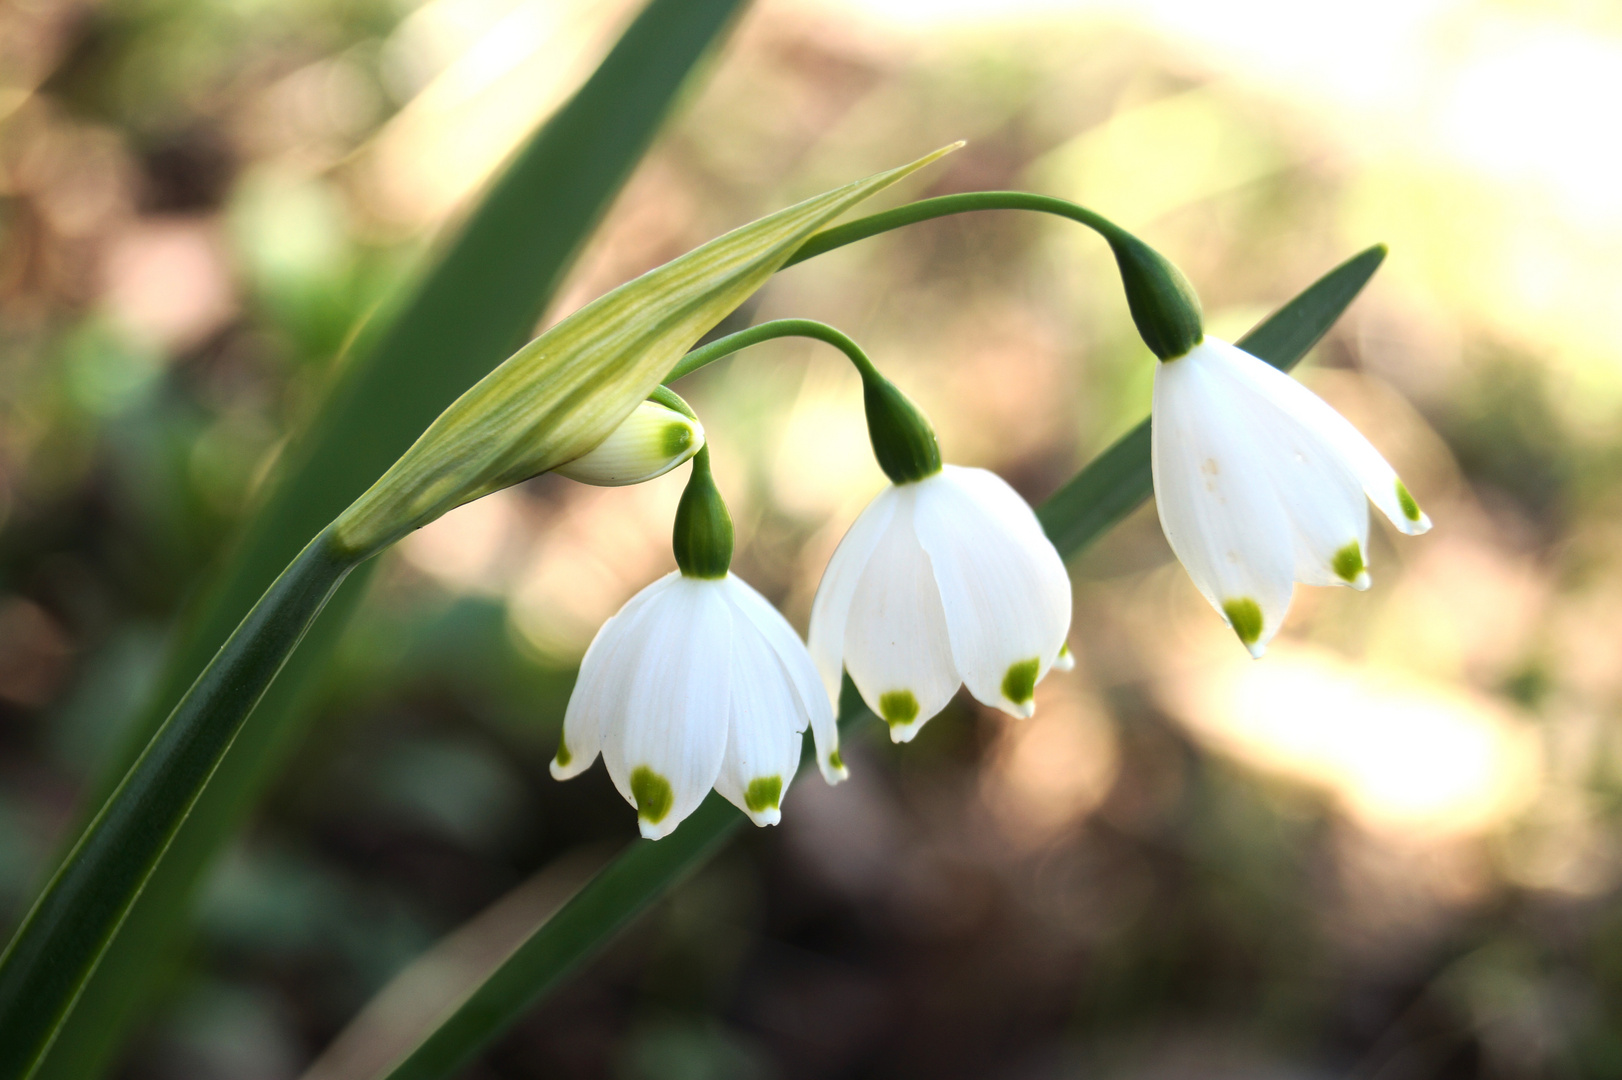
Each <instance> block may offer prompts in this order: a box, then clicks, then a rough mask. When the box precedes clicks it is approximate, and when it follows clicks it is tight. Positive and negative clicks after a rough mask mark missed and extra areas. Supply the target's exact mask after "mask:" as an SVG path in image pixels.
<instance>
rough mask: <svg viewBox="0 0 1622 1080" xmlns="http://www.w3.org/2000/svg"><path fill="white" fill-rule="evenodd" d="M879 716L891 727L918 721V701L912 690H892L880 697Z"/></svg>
mask: <svg viewBox="0 0 1622 1080" xmlns="http://www.w3.org/2000/svg"><path fill="white" fill-rule="evenodd" d="M879 715H880V716H882V717H884V720H885V722H886V723H887V724H889V725H890V726H891V727H896V726H897V725H899V724H910V723H912V722H913V721H914V720H916V719H918V699H917V698H915V697H913V696H912V691H911V690H891V691H890V692H889V693H888V694H880V695H879Z"/></svg>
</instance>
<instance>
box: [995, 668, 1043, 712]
mask: <svg viewBox="0 0 1622 1080" xmlns="http://www.w3.org/2000/svg"><path fill="white" fill-rule="evenodd" d="M1041 670H1042V661H1041V660H1040V659H1038V658H1037V657H1034V656H1033V657H1031V658H1030V659H1029V660H1021V661H1020V662H1019V663H1017V664H1009V665H1008V674H1006V675H1004V676H1003V677H1002V696H1003V697H1005V698H1007V699H1008V700H1009V701H1012V702H1013V703H1014V704H1015V705H1023V704H1025V703H1026V702H1027V701H1029V700H1031V697H1032V695H1034V694H1035V693H1036V676H1037V673H1038V672H1039V671H1041Z"/></svg>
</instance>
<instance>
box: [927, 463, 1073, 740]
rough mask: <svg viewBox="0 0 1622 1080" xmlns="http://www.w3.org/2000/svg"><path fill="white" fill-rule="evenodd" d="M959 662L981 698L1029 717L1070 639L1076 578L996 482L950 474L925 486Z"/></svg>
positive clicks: (933, 549)
mask: <svg viewBox="0 0 1622 1080" xmlns="http://www.w3.org/2000/svg"><path fill="white" fill-rule="evenodd" d="M916 487H917V506H916V509H915V517H914V527H915V529H916V531H917V535H918V540H919V542H920V544H921V545H922V546H923V549H924V551H925V552H926V553H927V554H928V555H929V560H930V565H931V567H932V569H933V571H934V577H935V583H936V585H937V587H938V588H939V590H940V596H941V604H942V608H943V610H944V612H945V615H946V629H947V637H948V639H949V641H950V642H951V648H952V658H953V662H954V664H955V665H956V667H957V670H958V673H959V674H960V675H961V676H962V678H963V683H964V685H965V686H967V687H968V688H969V693H971V694H973V695H974V696H975V698H977V699H978V700H980V701H982V702H984V703H985V704H987V705H991V706H993V707H995V708H999V709H1002V710H1003V711H1004V712H1007V713H1009V714H1010V715H1013V716H1029V715H1031V713H1032V712H1033V711H1034V709H1035V706H1034V703H1033V700H1032V696H1033V693H1034V691H1035V688H1036V684H1037V682H1039V681H1040V680H1041V678H1042V677H1043V676H1044V675H1046V674H1047V672H1048V669H1049V668H1051V667H1052V666H1053V663H1054V661H1055V660H1056V659H1057V658H1058V655H1059V650H1060V649H1061V648H1063V646H1064V638H1065V634H1066V633H1067V632H1068V631H1069V629H1070V577H1069V575H1068V574H1067V573H1066V572H1065V568H1064V561H1063V560H1062V559H1061V558H1060V557H1059V553H1058V551H1057V550H1056V549H1055V548H1054V547H1053V543H1052V541H1050V540H1049V539H1048V538H1047V536H1046V534H1044V533H1043V532H1042V527H1041V525H1040V524H1039V523H1038V522H1037V520H1036V515H1035V513H1033V512H1032V511H1031V508H1030V506H1029V505H1028V504H1027V503H1026V502H1025V500H1024V499H1021V498H1020V497H1019V495H1018V494H1017V493H1016V492H1015V491H1014V489H1013V488H1011V487H1009V486H1008V484H1007V483H1006V482H1005V481H1004V480H1003V479H1002V478H1001V477H999V476H997V475H996V474H995V473H991V472H987V471H986V470H984V469H966V468H962V467H959V466H955V465H947V466H945V467H944V468H943V469H942V470H941V472H940V473H939V474H938V475H936V476H932V477H930V478H929V479H927V480H923V481H920V482H919V483H918V484H917V485H916Z"/></svg>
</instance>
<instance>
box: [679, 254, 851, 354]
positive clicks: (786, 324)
mask: <svg viewBox="0 0 1622 1080" xmlns="http://www.w3.org/2000/svg"><path fill="white" fill-rule="evenodd" d="M858 239H859V238H858ZM800 250H801V251H804V250H805V249H804V248H801V249H800ZM784 337H804V338H815V339H816V340H817V341H824V342H827V343H828V344H829V345H832V346H833V347H834V348H836V349H838V350H839V351H840V352H842V353H844V354H845V355H846V356H848V357H850V362H851V363H852V364H855V365H856V370H857V371H859V372H861V375H862V378H863V379H866V378H867V377H868V376H869V375H878V369H877V368H875V367H874V366H873V361H871V360H869V359H868V358H867V354H866V353H865V352H863V351H862V347H861V346H860V345H858V344H856V342H854V341H852V340H851V339H850V338H848V337H846V336H845V335H844V334H843V333H841V332H840V331H838V330H836V329H834V328H833V327H831V326H829V325H828V324H827V323H820V322H817V321H816V320H815V319H773V320H772V321H771V322H763V323H761V324H760V325H759V326H751V327H750V328H749V329H747V330H739V331H738V332H737V333H736V334H728V335H727V336H726V337H724V338H716V339H715V340H714V341H712V342H710V343H709V344H708V345H700V346H699V347H698V348H696V349H694V350H693V351H692V352H690V353H688V354H687V355H686V356H684V357H682V358H681V363H679V364H677V365H676V366H675V367H673V368H671V369H670V374H669V375H666V376H665V384H666V385H669V384H670V383H673V382H675V381H676V380H677V379H679V378H681V377H682V376H684V375H691V374H692V373H693V372H695V371H697V370H698V369H699V368H701V367H704V366H706V365H708V364H713V363H715V362H716V361H717V360H719V359H721V358H722V357H723V356H731V355H732V354H733V353H735V352H738V351H739V350H740V349H747V348H749V346H751V345H759V344H760V343H761V342H763V341H771V340H772V339H773V338H784ZM880 377H881V378H882V376H880Z"/></svg>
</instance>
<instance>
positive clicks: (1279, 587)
mask: <svg viewBox="0 0 1622 1080" xmlns="http://www.w3.org/2000/svg"><path fill="white" fill-rule="evenodd" d="M1152 448H1153V449H1152V462H1153V470H1154V485H1155V504H1156V507H1157V509H1158V510H1159V513H1160V523H1161V526H1162V528H1164V529H1165V532H1166V539H1167V540H1168V541H1169V542H1170V543H1171V548H1172V551H1174V552H1176V554H1177V558H1178V559H1180V560H1181V561H1182V563H1183V566H1184V567H1186V568H1187V570H1188V573H1189V576H1190V577H1191V578H1193V579H1194V584H1195V586H1197V587H1198V588H1199V590H1200V592H1201V593H1203V594H1204V595H1205V598H1206V599H1207V600H1209V601H1210V602H1211V604H1212V606H1214V607H1215V608H1216V609H1217V611H1219V612H1221V613H1222V616H1223V618H1224V619H1226V620H1227V622H1228V625H1229V626H1231V627H1232V628H1233V630H1234V632H1235V633H1236V634H1238V636H1239V640H1240V641H1242V642H1243V643H1244V644H1245V646H1246V648H1248V649H1249V650H1250V652H1251V655H1253V656H1260V655H1262V653H1263V652H1264V651H1265V650H1266V647H1267V643H1268V641H1269V640H1271V639H1272V637H1273V635H1274V634H1275V633H1276V632H1277V631H1278V628H1279V624H1280V623H1282V622H1283V621H1284V614H1285V612H1286V611H1287V610H1289V606H1290V595H1291V592H1292V591H1293V588H1294V583H1295V582H1297V581H1299V582H1302V583H1303V584H1307V585H1350V586H1351V587H1353V588H1355V589H1366V588H1368V586H1369V574H1368V536H1369V513H1368V501H1369V500H1372V501H1373V502H1374V505H1375V506H1377V507H1379V508H1380V510H1381V512H1383V513H1384V514H1385V516H1386V517H1388V518H1390V519H1391V523H1392V524H1393V525H1395V526H1396V527H1397V528H1398V529H1399V530H1401V531H1402V532H1404V533H1407V534H1409V535H1417V534H1419V533H1422V532H1424V531H1426V530H1427V529H1429V528H1430V527H1431V523H1430V518H1428V517H1426V516H1425V514H1424V513H1423V512H1422V511H1421V510H1420V509H1419V504H1418V503H1416V502H1415V501H1414V499H1413V496H1412V495H1410V494H1409V493H1408V489H1407V488H1406V487H1405V486H1403V483H1402V481H1401V480H1400V479H1398V477H1397V474H1396V472H1395V471H1393V470H1392V468H1391V466H1390V465H1388V464H1387V463H1386V460H1385V458H1383V457H1381V456H1380V452H1379V451H1378V450H1376V449H1374V447H1373V446H1372V445H1371V444H1370V443H1369V441H1368V440H1367V439H1365V438H1364V437H1363V435H1362V434H1361V433H1360V432H1359V431H1358V430H1357V429H1356V428H1354V427H1353V426H1352V425H1351V423H1350V422H1349V421H1347V420H1346V418H1345V417H1343V416H1341V415H1340V414H1339V413H1337V412H1336V411H1335V410H1334V409H1332V408H1330V407H1329V406H1328V405H1327V404H1325V403H1324V401H1323V400H1322V399H1321V398H1319V397H1318V396H1317V395H1316V394H1314V393H1312V391H1310V390H1308V389H1307V388H1306V387H1305V386H1302V385H1301V384H1300V383H1299V382H1297V381H1296V380H1295V379H1293V378H1291V377H1290V376H1289V375H1287V374H1285V373H1284V372H1282V371H1280V370H1278V369H1277V368H1275V367H1273V366H1272V365H1271V364H1269V363H1267V362H1266V361H1264V360H1260V359H1258V358H1257V357H1254V356H1252V355H1250V354H1249V353H1247V352H1245V351H1244V350H1243V349H1240V348H1238V347H1237V346H1234V345H1230V344H1228V343H1227V342H1225V341H1218V340H1216V339H1214V338H1210V337H1207V338H1206V339H1205V340H1204V341H1203V342H1201V343H1200V344H1198V345H1196V346H1194V348H1193V349H1191V350H1190V351H1189V352H1188V353H1186V354H1185V355H1183V356H1181V357H1178V358H1176V359H1173V360H1167V361H1164V362H1162V363H1160V364H1157V365H1156V366H1155V391H1154V418H1153V432H1152ZM1365 496H1366V498H1365Z"/></svg>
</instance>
